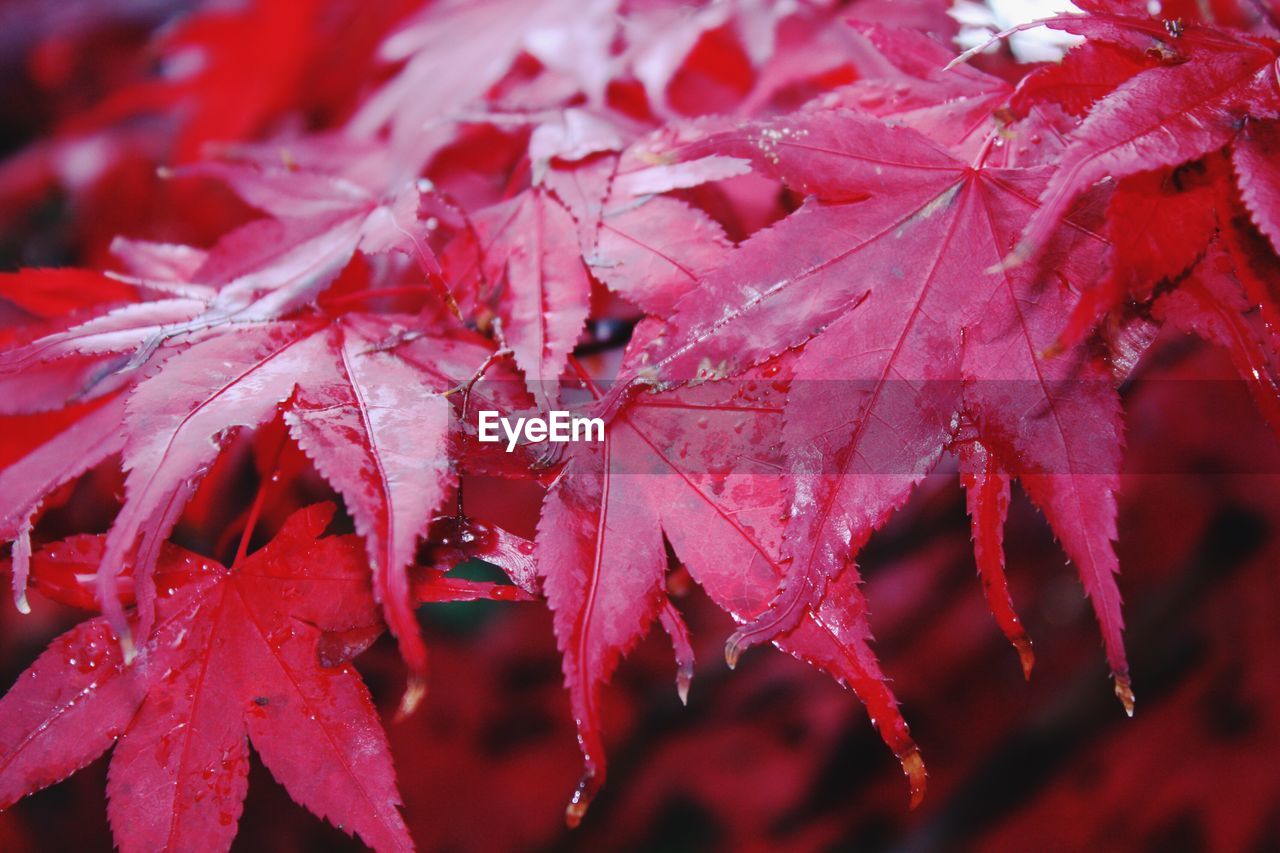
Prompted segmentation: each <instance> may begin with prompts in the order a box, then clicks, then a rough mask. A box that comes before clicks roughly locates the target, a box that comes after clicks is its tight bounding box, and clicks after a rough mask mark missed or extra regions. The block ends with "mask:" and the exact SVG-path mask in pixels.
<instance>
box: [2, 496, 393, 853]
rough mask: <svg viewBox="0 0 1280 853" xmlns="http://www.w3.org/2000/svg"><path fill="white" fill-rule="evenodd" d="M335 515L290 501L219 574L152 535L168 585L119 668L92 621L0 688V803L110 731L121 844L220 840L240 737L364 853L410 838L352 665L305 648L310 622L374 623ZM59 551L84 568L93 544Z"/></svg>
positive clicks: (76, 763)
mask: <svg viewBox="0 0 1280 853" xmlns="http://www.w3.org/2000/svg"><path fill="white" fill-rule="evenodd" d="M332 514H333V507H332V505H323V504H321V505H316V506H312V507H309V508H307V509H304V510H300V511H299V512H298V513H296V514H294V515H293V516H292V517H291V518H290V520H289V521H288V522H287V523H286V524H285V526H284V527H283V528H282V529H281V530H280V532H279V533H278V534H277V536H276V537H275V539H274V540H272V542H271V543H270V544H268V545H267V546H266V547H264V548H262V549H261V550H259V551H257V552H255V553H254V554H252V555H250V556H249V557H248V558H247V559H245V560H244V562H243V563H242V564H241V565H238V566H235V567H233V568H231V569H226V568H223V567H222V566H220V565H218V564H217V563H215V562H213V561H211V560H207V559H204V558H201V557H198V556H196V555H193V554H191V553H190V552H187V551H183V550H182V549H180V548H177V547H175V546H172V545H168V544H166V545H164V546H163V547H162V548H161V564H162V565H161V569H160V573H161V574H160V575H159V576H160V577H161V578H163V579H164V581H165V583H166V584H167V585H168V584H172V586H169V587H167V588H166V592H165V594H164V595H163V596H162V597H161V598H160V599H159V600H158V602H157V610H158V618H157V620H156V623H155V629H154V633H153V634H152V635H151V636H150V637H148V638H147V640H146V643H145V645H144V646H143V647H142V649H141V655H140V657H139V658H138V660H137V661H136V662H135V663H134V664H133V665H126V664H125V663H124V660H123V657H122V654H121V651H120V645H119V642H118V640H117V637H116V636H115V635H114V633H113V632H112V630H111V627H110V625H109V623H108V622H107V621H106V620H105V619H101V618H99V619H93V620H90V621H88V622H85V623H83V624H82V625H80V626H79V627H77V628H74V629H72V630H71V631H70V632H68V633H66V634H64V635H62V636H61V637H59V638H58V639H56V640H54V641H53V644H52V646H51V647H50V649H49V650H48V651H46V652H45V653H44V654H43V655H41V656H40V658H38V659H37V660H36V662H35V664H33V665H32V667H31V669H30V670H28V671H27V672H26V673H24V674H23V675H22V676H20V677H19V680H18V682H17V684H16V685H15V687H14V688H13V689H12V690H10V691H9V693H7V694H6V695H5V697H4V699H2V700H0V718H2V719H3V720H4V725H3V732H4V735H3V744H2V745H0V780H2V781H0V803H3V804H4V805H6V806H7V805H9V804H11V803H12V802H14V801H15V800H16V799H18V798H19V797H21V796H23V795H25V794H27V793H30V792H31V791H33V790H37V789H39V788H41V787H44V786H46V785H48V784H51V783H52V782H55V781H57V780H58V779H60V778H61V777H63V776H65V775H67V774H69V773H72V772H74V771H75V770H77V769H79V768H80V767H81V766H83V765H85V764H87V763H88V762H89V761H92V760H93V759H94V758H96V757H97V756H98V755H99V754H101V753H102V752H103V751H105V750H106V749H108V748H109V747H110V746H111V744H112V742H114V741H117V740H118V742H117V743H116V747H115V750H114V752H113V754H112V758H111V771H110V775H109V781H108V797H109V805H108V813H109V815H110V818H111V824H112V828H113V830H114V832H115V836H116V839H117V841H118V843H120V845H121V847H122V848H123V849H125V850H150V849H157V848H160V847H189V846H193V845H195V846H213V847H226V846H229V845H230V843H231V839H232V837H233V836H234V835H235V830H236V822H237V820H238V819H239V816H240V811H241V808H242V804H243V801H244V796H245V792H246V790H247V783H248V770H249V744H250V743H252V744H253V747H254V749H255V750H256V751H257V753H258V755H259V756H260V757H261V758H262V761H263V763H264V764H266V766H267V768H268V769H269V770H270V771H271V773H272V775H273V776H274V777H275V778H276V780H277V781H279V782H280V783H281V784H282V785H284V787H285V788H286V789H287V790H288V791H289V794H290V796H292V797H293V798H294V799H295V800H297V801H298V802H299V803H301V804H302V805H304V806H306V807H307V808H308V809H309V810H311V811H312V812H314V813H315V814H317V815H319V816H321V817H323V818H325V819H327V820H329V821H330V822H332V823H334V824H335V825H337V826H339V827H341V828H342V829H344V830H345V831H346V832H348V833H354V834H357V835H359V836H360V837H361V839H363V840H364V841H365V842H366V843H368V844H369V845H370V846H371V847H374V848H376V849H381V850H401V849H409V848H410V847H411V846H412V845H411V842H410V840H409V836H408V832H407V830H406V829H405V826H404V822H403V820H402V818H401V817H400V814H399V811H398V808H397V807H398V806H399V803H400V799H399V796H398V794H397V793H396V788H395V777H394V771H393V769H392V766H391V756H390V753H389V751H388V749H387V743H386V739H385V737H384V735H383V733H382V728H381V725H380V724H379V721H378V716H377V713H376V711H375V710H374V707H373V704H372V702H371V701H370V698H369V693H368V690H367V689H366V688H365V686H364V684H363V683H362V681H361V680H360V676H359V675H358V674H357V673H356V671H355V669H354V668H353V667H352V666H351V665H350V664H342V665H340V666H337V667H333V668H324V667H321V666H320V665H319V663H318V659H317V644H318V642H319V640H320V637H321V632H322V631H346V630H350V629H352V628H357V627H362V626H369V625H374V624H376V623H377V621H378V615H377V609H376V607H375V605H374V602H373V599H372V597H371V596H370V595H369V591H368V580H367V579H368V569H367V568H366V566H365V563H364V560H363V558H362V555H361V548H360V545H359V543H358V542H357V541H356V540H355V539H354V538H353V537H327V538H318V537H319V536H320V534H321V533H322V532H323V531H324V528H325V527H326V526H327V525H328V523H329V520H330V518H331V517H332ZM68 550H69V551H70V552H71V553H70V554H66V555H64V556H63V559H64V560H65V559H72V560H75V561H77V562H80V563H82V564H85V565H86V566H90V567H91V566H92V565H93V564H94V563H96V562H97V559H96V558H97V557H98V556H100V554H101V553H102V550H103V543H102V542H101V540H95V539H88V540H81V541H79V542H78V543H75V544H73V545H72V546H70V547H69V548H68ZM95 552H96V553H95ZM57 556H58V555H57V553H56V552H55V559H56V558H57Z"/></svg>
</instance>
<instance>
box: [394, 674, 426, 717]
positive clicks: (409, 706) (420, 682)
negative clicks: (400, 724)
mask: <svg viewBox="0 0 1280 853" xmlns="http://www.w3.org/2000/svg"><path fill="white" fill-rule="evenodd" d="M426 695H427V681H426V679H424V678H423V677H422V676H420V675H410V676H409V683H408V684H406V685H405V688H404V695H403V696H402V697H400V708H399V710H397V711H396V719H397V720H403V719H404V718H405V717H408V716H410V715H411V714H412V713H413V712H414V711H416V710H418V706H419V705H421V704H422V700H423V698H424V697H425V696H426Z"/></svg>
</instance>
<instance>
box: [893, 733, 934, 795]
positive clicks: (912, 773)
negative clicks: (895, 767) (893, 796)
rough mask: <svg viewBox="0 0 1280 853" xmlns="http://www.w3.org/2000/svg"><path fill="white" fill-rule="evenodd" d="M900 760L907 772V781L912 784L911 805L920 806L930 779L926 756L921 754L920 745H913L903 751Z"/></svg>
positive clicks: (904, 770) (903, 769)
mask: <svg viewBox="0 0 1280 853" xmlns="http://www.w3.org/2000/svg"><path fill="white" fill-rule="evenodd" d="M898 760H899V761H901V762H902V772H903V773H905V774H906V776H907V783H908V784H909V785H910V786H911V804H910V807H911V808H912V809H915V808H918V807H919V806H920V804H921V803H923V802H924V794H925V790H926V788H927V787H928V779H929V773H928V771H927V770H925V766H924V757H923V756H922V755H921V754H920V750H919V748H918V747H915V746H912V747H911V748H910V749H909V750H907V751H906V752H904V753H902V755H900V756H899V758H898Z"/></svg>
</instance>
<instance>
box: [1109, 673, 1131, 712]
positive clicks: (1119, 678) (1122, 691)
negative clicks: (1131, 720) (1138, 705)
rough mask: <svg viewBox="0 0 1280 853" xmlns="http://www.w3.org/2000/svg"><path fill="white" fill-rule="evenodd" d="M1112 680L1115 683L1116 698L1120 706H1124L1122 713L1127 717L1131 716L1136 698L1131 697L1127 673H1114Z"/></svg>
mask: <svg viewBox="0 0 1280 853" xmlns="http://www.w3.org/2000/svg"><path fill="white" fill-rule="evenodd" d="M1112 678H1114V679H1115V682H1116V698H1117V699H1119V700H1120V704H1121V705H1123V706H1124V712H1125V714H1127V715H1128V716H1130V717H1132V716H1133V706H1134V702H1135V701H1136V698H1135V697H1134V695H1133V686H1132V684H1130V682H1129V674H1128V673H1115V674H1114V675H1112Z"/></svg>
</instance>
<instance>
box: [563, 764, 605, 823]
mask: <svg viewBox="0 0 1280 853" xmlns="http://www.w3.org/2000/svg"><path fill="white" fill-rule="evenodd" d="M599 790H600V783H599V781H598V780H597V778H596V772H595V770H594V769H592V768H590V767H588V768H587V769H586V770H584V771H582V777H581V778H580V779H578V787H577V789H576V790H575V791H574V792H573V797H572V798H570V800H569V805H568V806H566V807H565V810H564V822H565V824H566V825H567V826H568V827H569V828H570V829H577V828H578V826H579V824H581V823H582V819H583V818H584V817H585V816H586V814H587V808H588V807H589V806H590V805H591V801H592V800H593V799H595V796H596V793H597V792H598V791H599Z"/></svg>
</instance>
